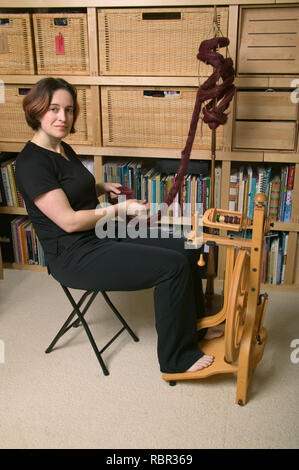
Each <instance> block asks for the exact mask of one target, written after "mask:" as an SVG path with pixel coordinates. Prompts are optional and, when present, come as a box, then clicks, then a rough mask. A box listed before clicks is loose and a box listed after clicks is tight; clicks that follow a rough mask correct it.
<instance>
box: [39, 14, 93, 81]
mask: <svg viewBox="0 0 299 470" xmlns="http://www.w3.org/2000/svg"><path fill="white" fill-rule="evenodd" d="M33 24H34V36H35V48H36V56H37V70H38V73H39V74H47V75H48V74H65V75H88V74H89V51H88V35H87V16H86V14H85V13H82V14H81V13H72V14H69V13H68V14H63V13H61V14H34V15H33Z"/></svg>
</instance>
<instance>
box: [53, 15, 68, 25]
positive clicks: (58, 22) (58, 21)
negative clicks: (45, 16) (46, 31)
mask: <svg viewBox="0 0 299 470" xmlns="http://www.w3.org/2000/svg"><path fill="white" fill-rule="evenodd" d="M53 21H54V25H55V26H67V25H68V19H67V18H65V17H61V18H53Z"/></svg>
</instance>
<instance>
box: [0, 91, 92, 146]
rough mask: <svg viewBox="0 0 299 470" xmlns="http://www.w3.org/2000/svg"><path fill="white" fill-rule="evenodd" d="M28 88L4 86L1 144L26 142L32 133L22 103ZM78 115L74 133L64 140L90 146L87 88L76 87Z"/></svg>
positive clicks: (0, 109) (88, 93) (89, 94)
mask: <svg viewBox="0 0 299 470" xmlns="http://www.w3.org/2000/svg"><path fill="white" fill-rule="evenodd" d="M29 90H30V87H28V86H26V85H24V86H22V85H6V86H5V102H4V103H0V135H1V140H2V141H3V142H26V141H27V140H28V139H31V137H32V135H33V131H32V129H31V128H30V127H28V125H27V123H26V120H25V116H24V111H23V107H22V102H23V98H24V95H25V94H26V93H27V92H28V91H29ZM77 90H78V103H79V106H80V114H79V117H78V119H77V122H76V124H75V129H76V133H75V134H70V137H68V139H66V141H67V142H69V143H73V144H75V143H76V144H83V145H92V144H93V136H92V127H91V125H90V123H91V122H92V119H91V118H92V116H91V106H90V104H91V90H90V88H89V87H77Z"/></svg>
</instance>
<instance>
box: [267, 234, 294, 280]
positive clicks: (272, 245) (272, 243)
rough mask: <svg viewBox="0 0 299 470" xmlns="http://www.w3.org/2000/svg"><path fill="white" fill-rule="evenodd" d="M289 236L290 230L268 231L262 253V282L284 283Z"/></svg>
mask: <svg viewBox="0 0 299 470" xmlns="http://www.w3.org/2000/svg"><path fill="white" fill-rule="evenodd" d="M288 238H289V234H288V232H268V233H267V235H266V237H265V243H264V247H263V254H262V265H261V282H263V283H268V284H283V283H284V278H285V268H286V261H287V248H288Z"/></svg>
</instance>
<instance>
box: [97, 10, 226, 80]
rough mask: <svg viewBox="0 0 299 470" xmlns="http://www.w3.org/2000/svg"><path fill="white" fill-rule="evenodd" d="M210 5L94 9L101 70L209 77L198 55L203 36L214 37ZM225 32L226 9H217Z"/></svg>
mask: <svg viewBox="0 0 299 470" xmlns="http://www.w3.org/2000/svg"><path fill="white" fill-rule="evenodd" d="M213 14H214V9H213V8H212V7H210V8H209V7H207V8H196V9H195V8H170V9H169V8H167V9H166V8H165V9H150V10H149V9H138V10H137V9H122V10H120V9H118V10H115V9H110V10H105V9H104V10H100V11H99V12H98V25H99V26H98V27H99V54H100V74H102V75H166V76H173V75H175V76H197V75H200V76H208V75H210V74H211V72H212V68H211V67H210V66H207V65H205V64H202V63H201V64H200V66H199V61H198V60H197V58H196V55H197V52H198V48H199V45H200V43H201V41H202V40H203V39H208V38H209V37H213V27H212V25H213ZM217 19H218V25H219V27H220V29H221V31H222V34H223V35H226V34H227V24H228V9H227V8H217Z"/></svg>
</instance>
